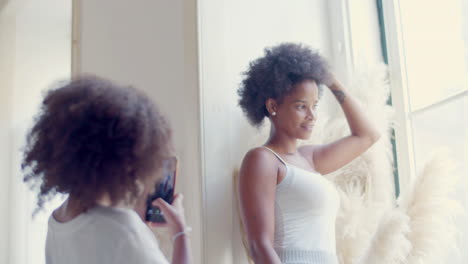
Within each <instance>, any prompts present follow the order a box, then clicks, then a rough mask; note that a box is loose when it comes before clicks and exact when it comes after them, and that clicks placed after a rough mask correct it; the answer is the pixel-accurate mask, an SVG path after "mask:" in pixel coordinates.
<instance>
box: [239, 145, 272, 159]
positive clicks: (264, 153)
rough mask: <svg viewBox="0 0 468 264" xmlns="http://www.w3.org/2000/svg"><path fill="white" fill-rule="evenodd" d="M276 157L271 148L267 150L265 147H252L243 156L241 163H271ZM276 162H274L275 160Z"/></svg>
mask: <svg viewBox="0 0 468 264" xmlns="http://www.w3.org/2000/svg"><path fill="white" fill-rule="evenodd" d="M276 160H277V158H276V157H275V154H273V152H272V151H271V150H268V149H267V148H266V147H263V146H260V147H256V148H252V149H250V150H249V151H247V153H246V154H245V156H244V160H243V163H245V162H254V163H272V162H275V161H276ZM275 163H276V162H275Z"/></svg>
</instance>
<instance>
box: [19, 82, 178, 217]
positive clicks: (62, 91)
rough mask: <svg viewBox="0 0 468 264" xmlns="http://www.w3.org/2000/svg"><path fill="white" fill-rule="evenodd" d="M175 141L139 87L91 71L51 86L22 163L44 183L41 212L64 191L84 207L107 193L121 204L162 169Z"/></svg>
mask: <svg viewBox="0 0 468 264" xmlns="http://www.w3.org/2000/svg"><path fill="white" fill-rule="evenodd" d="M170 139H171V130H170V127H169V125H168V123H167V122H166V120H165V118H164V117H163V116H162V115H161V114H160V113H159V112H158V110H157V109H156V107H155V105H154V104H153V103H152V102H151V101H150V99H149V98H148V97H147V96H146V95H145V94H143V93H142V92H140V91H138V90H136V89H134V88H132V87H124V86H119V85H116V84H114V83H112V82H110V81H107V80H104V79H101V78H98V77H94V76H86V77H81V78H78V79H75V80H73V81H71V82H69V83H67V84H66V85H64V86H62V87H60V88H58V89H52V90H50V91H48V93H47V94H46V96H45V98H44V100H43V102H42V107H41V111H40V113H39V114H38V116H37V117H36V120H35V124H34V126H33V127H32V129H31V130H30V131H29V134H28V136H27V143H26V147H25V150H24V158H23V162H22V169H23V172H24V181H25V182H27V183H29V184H30V185H31V186H32V187H40V191H39V194H38V200H37V209H36V211H37V210H40V209H42V207H43V204H44V202H46V201H48V200H50V199H51V198H53V197H54V196H55V195H56V194H57V193H62V194H69V195H70V196H71V197H74V198H75V199H78V200H79V201H80V203H81V205H82V206H83V207H84V208H89V207H91V206H93V205H94V202H95V201H96V199H98V198H99V197H100V196H101V195H102V194H103V193H104V192H105V193H108V194H109V196H110V199H111V201H112V203H113V204H115V203H117V202H119V201H121V200H122V199H129V198H130V199H135V198H136V196H137V195H138V192H139V189H140V188H139V187H138V186H137V182H136V180H137V179H143V180H145V179H148V177H149V176H150V175H151V174H153V173H154V172H155V170H156V169H157V168H158V167H159V166H160V164H159V162H158V161H159V160H161V158H162V157H164V156H165V155H167V154H168V153H169V152H170V151H171V148H172V145H171V144H170ZM153 175H154V174H153ZM129 194H130V195H129Z"/></svg>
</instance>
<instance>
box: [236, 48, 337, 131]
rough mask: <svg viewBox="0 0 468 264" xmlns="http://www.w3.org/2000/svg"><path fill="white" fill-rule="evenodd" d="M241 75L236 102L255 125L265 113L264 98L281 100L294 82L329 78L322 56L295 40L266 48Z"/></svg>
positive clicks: (260, 121)
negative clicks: (261, 55) (294, 41)
mask: <svg viewBox="0 0 468 264" xmlns="http://www.w3.org/2000/svg"><path fill="white" fill-rule="evenodd" d="M243 75H244V79H243V80H242V83H241V86H240V88H239V90H238V94H239V97H240V99H239V105H240V107H241V108H242V110H243V111H244V113H245V114H246V115H247V118H248V119H249V121H250V123H251V124H252V125H254V126H257V127H258V126H260V125H261V124H262V122H263V120H264V118H265V117H267V116H268V115H269V113H268V111H267V109H266V106H265V102H266V100H267V99H269V98H273V99H276V100H280V101H281V99H282V98H283V97H284V96H285V95H287V94H289V93H290V92H291V91H292V90H293V88H294V85H296V84H298V83H300V82H302V81H304V80H313V81H315V82H316V83H317V85H320V84H326V83H328V81H329V78H330V74H329V66H328V64H327V62H326V61H325V59H324V58H323V57H322V56H320V55H319V53H318V52H317V51H314V50H311V49H310V48H308V47H306V46H304V45H301V44H295V43H283V44H280V45H278V46H275V47H272V48H266V49H265V54H264V56H263V57H260V58H258V59H256V60H254V61H253V62H251V63H250V65H249V68H248V70H247V71H246V72H244V73H243Z"/></svg>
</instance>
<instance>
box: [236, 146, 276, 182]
mask: <svg viewBox="0 0 468 264" xmlns="http://www.w3.org/2000/svg"><path fill="white" fill-rule="evenodd" d="M281 164H282V163H281V161H279V159H278V158H277V157H276V156H275V154H274V153H273V152H272V151H271V150H268V149H267V148H265V147H256V148H253V149H251V150H249V151H248V152H247V153H246V154H245V156H244V159H243V161H242V166H241V174H242V175H243V174H248V175H250V176H249V177H251V176H252V175H253V176H261V175H265V174H267V175H270V174H272V173H277V172H278V168H279V166H281Z"/></svg>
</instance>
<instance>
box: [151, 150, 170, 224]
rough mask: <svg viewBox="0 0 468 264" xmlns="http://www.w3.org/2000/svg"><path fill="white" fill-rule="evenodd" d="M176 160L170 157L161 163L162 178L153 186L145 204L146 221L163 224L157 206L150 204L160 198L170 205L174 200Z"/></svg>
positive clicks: (162, 216)
mask: <svg viewBox="0 0 468 264" xmlns="http://www.w3.org/2000/svg"><path fill="white" fill-rule="evenodd" d="M177 163H178V161H177V158H176V157H171V158H167V159H165V160H163V163H162V168H161V169H162V178H161V180H160V181H158V182H157V183H156V185H155V188H154V192H153V194H151V195H149V196H148V200H147V203H146V206H147V208H146V216H145V219H146V221H149V222H154V223H165V222H166V220H165V219H164V214H163V213H162V211H161V210H160V209H159V207H157V206H153V205H152V203H153V201H154V200H156V199H158V198H162V199H163V200H164V201H166V202H167V203H169V204H171V203H172V200H173V199H174V189H175V183H176V176H177V165H178V164H177Z"/></svg>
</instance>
